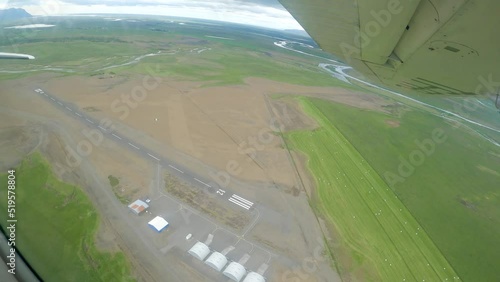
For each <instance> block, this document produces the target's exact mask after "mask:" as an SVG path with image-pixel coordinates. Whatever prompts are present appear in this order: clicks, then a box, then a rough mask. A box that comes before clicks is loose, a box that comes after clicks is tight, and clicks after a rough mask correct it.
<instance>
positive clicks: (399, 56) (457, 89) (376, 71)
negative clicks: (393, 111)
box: [280, 0, 500, 95]
mask: <svg viewBox="0 0 500 282" xmlns="http://www.w3.org/2000/svg"><path fill="white" fill-rule="evenodd" d="M280 2H281V3H282V5H283V6H284V7H285V8H286V9H287V10H288V11H289V12H290V13H291V14H292V15H293V16H294V17H295V18H296V19H297V21H298V22H299V23H300V24H301V25H302V26H303V27H304V29H305V30H306V31H307V32H308V33H309V34H310V35H311V37H312V38H313V39H314V40H315V41H316V42H317V43H318V44H319V46H320V47H321V48H322V49H323V50H325V51H327V52H329V53H332V54H334V55H336V56H337V57H338V58H339V59H340V60H341V61H343V62H345V63H347V64H349V65H351V66H352V67H353V68H354V69H356V70H357V71H358V72H360V73H361V74H363V75H364V76H366V77H367V79H369V80H372V81H378V82H379V83H381V84H384V85H387V86H389V87H390V88H393V89H397V90H403V91H405V92H416V93H428V94H457V95H470V94H486V93H496V91H497V88H499V87H500V83H496V81H497V82H500V73H499V71H498V63H499V62H500V37H499V36H498V35H499V32H498V28H499V27H500V17H499V16H498V11H500V1H498V0H454V1H449V0H413V1H412V0H307V1H303V0H280Z"/></svg>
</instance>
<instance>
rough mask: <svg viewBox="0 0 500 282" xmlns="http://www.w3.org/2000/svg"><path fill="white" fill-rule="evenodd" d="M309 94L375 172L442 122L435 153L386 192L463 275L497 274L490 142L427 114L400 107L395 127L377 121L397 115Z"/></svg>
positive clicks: (494, 163) (498, 205) (499, 232)
mask: <svg viewBox="0 0 500 282" xmlns="http://www.w3.org/2000/svg"><path fill="white" fill-rule="evenodd" d="M312 101H313V104H314V105H315V106H317V108H318V109H319V110H320V111H321V112H322V113H324V114H325V116H326V117H327V118H328V119H329V120H330V122H331V123H333V124H335V126H336V127H337V128H338V129H339V130H340V131H341V132H342V133H343V134H344V136H346V137H347V138H348V140H349V142H351V144H353V145H354V147H355V148H356V149H357V150H358V151H359V152H360V154H361V155H362V156H364V157H365V159H366V160H367V161H368V162H369V163H370V164H371V165H372V166H373V167H374V169H375V170H376V172H377V173H378V174H379V175H384V173H385V172H387V171H392V172H395V171H396V170H397V166H398V165H399V162H400V161H399V158H398V157H399V155H402V156H403V157H405V158H407V157H408V155H409V154H410V153H411V152H412V151H413V150H415V149H416V148H417V147H416V145H415V143H414V142H415V140H419V141H422V140H423V139H425V138H429V137H431V132H432V130H433V129H435V128H441V129H443V130H444V131H445V133H446V135H447V136H448V139H447V141H446V142H445V143H443V144H440V145H437V147H436V150H435V153H434V154H432V155H430V156H429V157H428V158H426V160H425V162H424V164H423V165H421V166H419V167H417V168H416V170H415V173H414V174H413V175H411V176H410V177H408V178H407V179H406V180H405V182H404V183H400V184H396V185H395V186H394V187H393V189H394V192H395V193H396V195H397V196H398V197H399V199H400V200H401V201H402V202H403V203H404V204H405V206H406V207H407V208H408V209H409V210H410V211H411V213H412V214H413V215H414V216H415V217H416V218H417V220H418V221H419V222H420V224H421V225H422V226H423V227H424V229H425V230H426V232H427V234H429V236H430V237H431V238H432V240H433V241H434V242H435V244H436V245H437V246H438V247H439V249H440V250H441V251H442V253H443V254H444V255H445V256H446V258H447V259H448V261H449V262H450V263H451V264H452V266H453V267H454V268H455V269H456V271H457V273H458V274H459V275H460V277H461V278H462V279H463V280H464V281H495V280H497V278H498V277H499V275H500V274H499V273H500V272H499V270H498V267H497V266H498V265H499V264H500V252H498V250H499V247H500V242H499V240H498V238H500V195H499V192H498V183H500V180H499V174H496V175H495V173H494V171H496V172H497V173H498V168H499V167H500V159H499V157H498V156H500V152H499V149H498V148H495V147H494V146H492V145H491V144H490V143H488V142H486V141H484V140H482V139H480V138H478V136H476V135H471V134H469V133H468V132H467V131H463V130H461V129H454V128H453V127H451V126H450V125H448V124H447V123H445V122H443V120H442V119H441V118H437V117H434V116H431V115H428V114H424V113H420V112H414V111H412V112H408V113H406V114H405V115H404V116H403V117H402V118H400V119H399V121H400V122H401V126H400V127H398V128H391V127H389V126H388V125H387V124H386V123H385V121H386V120H389V119H391V120H398V119H397V118H394V117H391V116H388V115H386V114H382V113H375V112H371V111H366V110H360V109H355V108H352V107H348V106H344V105H340V104H334V103H325V102H324V101H322V100H312ZM495 154H496V156H495ZM480 166H481V167H485V168H489V169H490V171H489V172H488V171H484V170H481V169H479V167H480ZM491 171H493V172H491ZM464 202H467V203H468V206H466V205H464Z"/></svg>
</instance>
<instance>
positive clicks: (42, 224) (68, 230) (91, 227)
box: [0, 154, 133, 281]
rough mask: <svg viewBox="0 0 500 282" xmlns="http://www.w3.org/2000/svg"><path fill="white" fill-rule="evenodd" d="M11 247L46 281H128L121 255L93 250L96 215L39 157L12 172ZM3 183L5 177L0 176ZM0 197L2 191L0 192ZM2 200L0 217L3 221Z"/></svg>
mask: <svg viewBox="0 0 500 282" xmlns="http://www.w3.org/2000/svg"><path fill="white" fill-rule="evenodd" d="M16 180H17V189H16V200H17V201H16V212H17V213H16V217H17V219H18V225H17V229H16V234H17V237H16V246H17V247H18V248H19V249H20V251H21V252H22V253H23V255H24V256H25V257H26V258H27V260H28V262H29V263H30V264H31V266H32V267H33V268H34V269H35V270H36V271H37V272H38V273H39V275H40V276H41V277H42V278H44V279H45V280H46V281H132V280H133V279H132V278H131V277H130V274H129V273H130V271H129V265H128V262H127V261H126V258H125V256H124V255H123V253H113V254H111V253H104V252H100V251H98V250H97V249H96V247H95V245H94V234H95V232H96V229H97V227H98V219H99V218H98V215H97V214H96V212H95V210H94V208H93V207H92V204H91V203H90V201H89V199H88V198H87V197H86V195H85V194H84V193H83V192H82V191H80V189H79V188H78V187H75V186H71V185H69V184H66V183H63V182H60V181H59V180H57V179H56V178H55V177H54V175H53V174H52V173H51V170H50V167H49V165H48V164H47V163H46V162H45V160H43V159H42V157H41V156H40V155H39V154H33V155H31V156H30V157H28V158H27V159H26V160H25V161H24V162H23V163H22V165H21V166H20V167H19V168H18V169H17V170H16ZM0 181H1V182H2V183H7V178H6V175H2V176H1V177H0ZM0 195H1V198H2V199H6V195H7V193H6V187H5V186H4V185H2V190H0ZM6 210H7V208H6V202H5V201H2V202H1V203H0V217H1V218H7V217H6V214H5V212H6Z"/></svg>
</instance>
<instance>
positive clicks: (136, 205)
mask: <svg viewBox="0 0 500 282" xmlns="http://www.w3.org/2000/svg"><path fill="white" fill-rule="evenodd" d="M128 207H129V209H131V210H132V211H133V212H134V213H135V214H137V215H140V214H141V213H143V212H144V211H146V210H147V209H148V208H149V205H148V204H146V203H145V202H143V201H142V200H136V201H135V202H133V203H132V204H130V205H128Z"/></svg>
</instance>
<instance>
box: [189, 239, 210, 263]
mask: <svg viewBox="0 0 500 282" xmlns="http://www.w3.org/2000/svg"><path fill="white" fill-rule="evenodd" d="M188 253H189V254H191V255H192V256H193V257H195V258H197V259H199V260H204V259H205V258H206V257H207V256H208V254H209V253H210V249H209V248H208V246H207V245H205V244H204V243H202V242H197V243H196V244H194V246H193V247H191V249H189V251H188Z"/></svg>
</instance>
